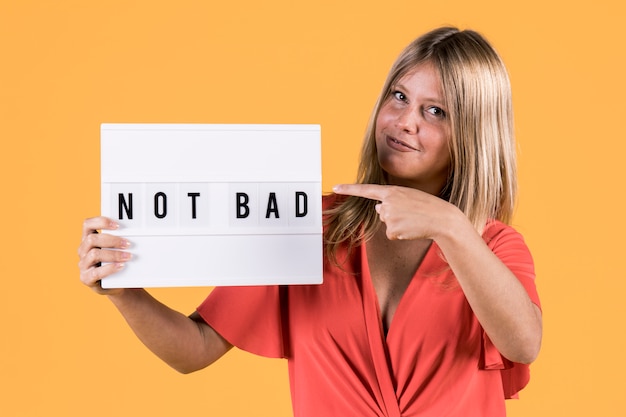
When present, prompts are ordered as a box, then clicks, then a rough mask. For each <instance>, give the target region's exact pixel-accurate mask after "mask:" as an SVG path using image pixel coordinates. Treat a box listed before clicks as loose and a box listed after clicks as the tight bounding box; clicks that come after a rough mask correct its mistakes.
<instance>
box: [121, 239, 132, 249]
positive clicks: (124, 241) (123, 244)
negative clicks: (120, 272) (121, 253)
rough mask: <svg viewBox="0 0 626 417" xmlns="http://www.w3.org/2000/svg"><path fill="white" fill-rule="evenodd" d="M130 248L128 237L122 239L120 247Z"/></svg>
mask: <svg viewBox="0 0 626 417" xmlns="http://www.w3.org/2000/svg"><path fill="white" fill-rule="evenodd" d="M126 248H130V242H129V241H128V240H127V239H122V241H121V242H120V249H126Z"/></svg>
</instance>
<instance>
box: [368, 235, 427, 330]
mask: <svg viewBox="0 0 626 417" xmlns="http://www.w3.org/2000/svg"><path fill="white" fill-rule="evenodd" d="M435 247H436V244H435V242H434V241H431V242H430V244H429V245H428V246H427V248H426V251H425V252H424V255H423V256H422V259H421V261H420V262H419V264H418V265H417V268H416V269H415V271H414V272H413V274H412V276H411V278H410V279H409V282H408V284H407V285H406V288H405V289H404V292H403V293H402V295H401V296H400V298H399V300H398V303H397V305H396V307H395V310H394V312H393V314H392V317H391V319H390V320H389V325H388V326H385V323H384V317H383V311H382V308H381V304H380V299H379V297H378V293H377V292H376V286H375V285H374V280H373V279H372V273H371V268H370V258H369V256H368V250H367V248H368V245H367V243H363V244H362V247H361V251H362V253H361V259H362V271H363V278H364V279H365V281H367V284H366V285H367V287H368V289H369V291H371V295H372V299H373V300H372V301H371V303H372V304H373V305H374V307H375V311H376V316H377V318H378V324H379V327H380V335H381V337H382V339H383V340H384V341H385V342H386V341H387V339H388V338H389V335H390V334H391V330H392V328H394V327H396V326H394V323H395V322H397V321H398V320H396V317H397V316H398V312H401V311H402V305H403V304H406V302H403V301H404V300H405V299H406V298H407V295H408V294H410V293H411V292H412V289H413V288H414V287H415V285H417V284H416V283H415V281H416V278H417V277H418V275H420V273H421V270H422V266H423V265H425V264H426V263H427V259H428V258H429V257H430V256H431V252H433V251H434V249H433V248H435ZM370 308H371V304H370Z"/></svg>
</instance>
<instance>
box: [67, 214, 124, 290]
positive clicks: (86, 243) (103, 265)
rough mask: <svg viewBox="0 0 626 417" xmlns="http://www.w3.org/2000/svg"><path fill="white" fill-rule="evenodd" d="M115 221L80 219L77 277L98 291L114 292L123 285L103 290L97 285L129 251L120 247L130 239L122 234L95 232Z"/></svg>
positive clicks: (113, 225)
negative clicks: (78, 270)
mask: <svg viewBox="0 0 626 417" xmlns="http://www.w3.org/2000/svg"><path fill="white" fill-rule="evenodd" d="M117 228H119V225H118V224H117V223H116V222H115V221H113V220H111V219H109V218H106V217H93V218H89V219H86V220H85V222H84V223H83V234H82V240H81V242H80V246H79V247H78V257H79V261H78V268H79V269H80V280H81V281H82V283H83V284H85V285H86V286H88V287H90V288H91V289H92V290H94V291H95V292H97V293H98V294H107V295H114V294H118V293H121V292H122V291H123V289H110V290H105V289H103V288H102V286H101V285H100V283H101V280H102V278H105V277H107V276H109V275H111V274H114V273H115V272H117V271H119V270H121V269H123V268H124V265H125V263H126V262H127V261H129V260H130V259H131V257H132V255H131V254H130V253H129V252H125V251H124V249H128V248H129V247H130V242H129V241H128V240H126V239H125V238H123V237H120V236H113V235H110V234H106V233H99V232H98V231H99V230H115V229H117Z"/></svg>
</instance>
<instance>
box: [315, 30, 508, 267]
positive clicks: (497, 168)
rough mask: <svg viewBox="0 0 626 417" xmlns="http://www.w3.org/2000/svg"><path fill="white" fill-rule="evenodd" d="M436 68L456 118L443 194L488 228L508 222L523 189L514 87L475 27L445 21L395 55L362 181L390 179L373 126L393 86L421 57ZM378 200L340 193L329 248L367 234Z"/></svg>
mask: <svg viewBox="0 0 626 417" xmlns="http://www.w3.org/2000/svg"><path fill="white" fill-rule="evenodd" d="M423 63H430V64H432V65H434V67H435V68H436V69H437V70H438V73H439V76H440V78H441V85H442V89H443V94H444V100H445V107H446V109H447V117H448V120H449V122H450V128H451V140H450V144H449V148H450V159H451V163H450V169H449V175H448V180H447V182H446V185H445V186H444V187H443V189H442V190H441V192H440V194H439V197H441V198H443V199H445V200H447V201H449V202H450V203H452V204H454V205H455V206H457V207H458V208H459V209H460V210H461V211H462V212H463V213H464V214H465V215H466V216H467V218H468V219H469V221H470V222H471V223H472V224H473V225H474V227H475V228H476V230H477V231H478V232H479V233H480V232H482V230H483V228H484V226H485V224H486V222H487V221H488V220H489V219H497V220H500V221H502V222H504V223H509V222H510V220H511V217H512V214H513V210H514V206H515V198H516V193H517V179H516V157H515V142H514V136H513V110H512V100H511V88H510V82H509V78H508V74H507V71H506V68H505V66H504V64H503V62H502V60H501V59H500V57H499V55H498V54H497V52H496V51H495V50H494V49H493V47H492V46H491V45H490V44H489V43H488V42H487V41H486V40H485V39H484V38H483V37H482V36H481V35H480V34H478V33H477V32H474V31H471V30H464V31H460V30H458V29H456V28H452V27H443V28H438V29H435V30H433V31H431V32H428V33H426V34H424V35H423V36H421V37H419V38H417V39H416V40H414V41H413V42H412V43H411V44H409V45H408V46H407V47H406V48H405V49H404V51H402V53H401V54H400V56H399V57H398V58H397V60H396V61H395V63H394V64H393V66H392V67H391V70H390V71H389V74H388V76H387V79H386V81H385V84H384V86H383V89H382V92H381V94H380V96H379V97H378V100H377V102H376V105H375V106H374V110H373V112H372V115H371V117H370V120H369V123H368V126H367V130H366V133H365V140H364V142H363V147H362V149H361V159H360V163H359V168H358V172H357V182H358V183H361V184H387V178H386V174H385V172H384V171H383V170H382V168H381V167H380V165H379V163H378V155H377V150H376V141H375V131H376V129H375V128H376V118H377V117H378V113H379V111H380V108H381V106H382V105H383V104H384V103H385V102H386V101H387V100H388V99H389V97H390V95H391V93H392V91H391V89H392V86H393V85H394V84H395V83H396V82H397V81H398V80H399V79H400V78H402V77H403V76H404V75H406V74H407V73H408V72H410V71H411V70H412V69H414V68H415V67H416V66H417V65H420V64H423ZM375 204H376V202H375V201H372V200H368V199H364V198H359V197H346V198H343V197H342V198H337V200H336V203H335V204H334V206H333V207H330V208H329V209H328V210H326V211H325V225H326V230H325V244H326V254H327V256H328V257H329V258H330V259H332V260H334V261H335V262H336V261H337V259H336V253H337V249H338V247H339V246H340V245H342V244H345V243H347V244H348V248H349V250H350V249H351V248H352V247H354V246H357V245H359V244H360V243H362V242H363V241H364V240H367V239H369V238H370V237H371V236H372V235H373V234H374V232H375V231H376V229H377V227H378V224H379V220H378V216H377V214H376V212H375V210H374V206H375Z"/></svg>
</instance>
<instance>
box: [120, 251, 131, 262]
mask: <svg viewBox="0 0 626 417" xmlns="http://www.w3.org/2000/svg"><path fill="white" fill-rule="evenodd" d="M132 257H133V255H132V254H131V253H129V252H122V254H121V258H122V259H123V260H125V261H128V260H129V259H130V258H132Z"/></svg>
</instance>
